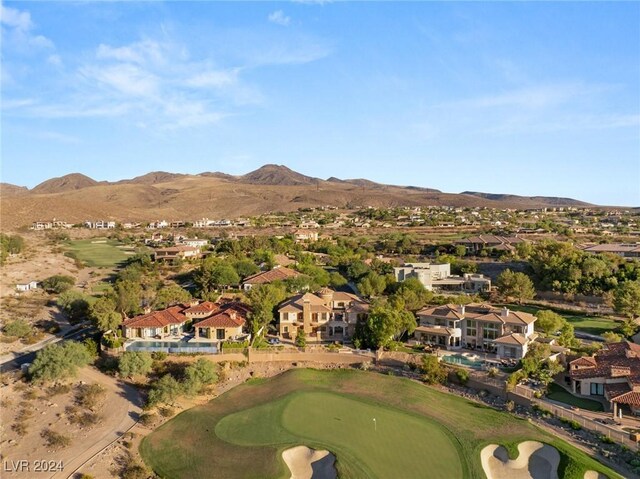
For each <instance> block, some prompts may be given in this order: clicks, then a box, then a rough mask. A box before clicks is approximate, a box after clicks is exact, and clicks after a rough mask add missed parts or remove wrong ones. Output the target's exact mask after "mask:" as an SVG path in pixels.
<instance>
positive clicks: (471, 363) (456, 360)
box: [442, 354, 482, 369]
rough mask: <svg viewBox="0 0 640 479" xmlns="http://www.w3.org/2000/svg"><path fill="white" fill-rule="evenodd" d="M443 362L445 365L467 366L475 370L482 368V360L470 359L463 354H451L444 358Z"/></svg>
mask: <svg viewBox="0 0 640 479" xmlns="http://www.w3.org/2000/svg"><path fill="white" fill-rule="evenodd" d="M442 360H443V361H444V362H445V363H449V364H456V365H458V366H466V367H468V368H473V369H481V368H482V360H481V359H472V358H468V357H467V356H463V355H462V354H449V355H447V356H443V357H442Z"/></svg>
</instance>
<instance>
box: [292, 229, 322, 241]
mask: <svg viewBox="0 0 640 479" xmlns="http://www.w3.org/2000/svg"><path fill="white" fill-rule="evenodd" d="M293 237H294V239H295V240H296V241H297V242H300V241H318V232H317V231H312V230H298V231H296V232H295V233H294V234H293Z"/></svg>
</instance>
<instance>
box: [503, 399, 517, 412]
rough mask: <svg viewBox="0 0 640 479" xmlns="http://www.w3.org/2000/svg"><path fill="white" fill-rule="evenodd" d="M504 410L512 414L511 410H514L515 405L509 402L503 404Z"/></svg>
mask: <svg viewBox="0 0 640 479" xmlns="http://www.w3.org/2000/svg"><path fill="white" fill-rule="evenodd" d="M504 408H505V409H506V410H507V411H509V412H513V410H514V409H515V408H516V403H515V402H513V401H511V400H509V401H507V402H506V403H505V404H504Z"/></svg>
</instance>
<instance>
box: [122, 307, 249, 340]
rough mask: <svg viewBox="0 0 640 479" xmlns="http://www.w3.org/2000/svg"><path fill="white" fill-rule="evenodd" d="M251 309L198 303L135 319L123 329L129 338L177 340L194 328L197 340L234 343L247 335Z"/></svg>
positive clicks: (127, 321) (148, 313)
mask: <svg viewBox="0 0 640 479" xmlns="http://www.w3.org/2000/svg"><path fill="white" fill-rule="evenodd" d="M250 310H251V309H250V307H249V306H248V305H246V304H244V303H240V302H237V301H219V302H216V303H213V302H211V301H203V302H198V301H194V302H192V303H190V304H187V305H176V306H170V307H168V308H166V309H162V310H159V311H153V312H147V313H146V314H141V315H139V316H135V317H133V318H131V319H127V320H126V321H124V322H123V323H122V325H121V328H122V333H123V336H124V337H125V338H127V339H160V340H162V339H167V338H171V337H173V338H177V337H180V336H181V335H183V334H184V333H185V332H186V331H187V330H190V329H191V327H193V330H194V339H196V340H198V339H208V340H213V341H225V340H234V339H240V338H242V337H245V336H247V335H246V334H245V333H244V330H245V325H246V324H247V315H248V313H249V311H250Z"/></svg>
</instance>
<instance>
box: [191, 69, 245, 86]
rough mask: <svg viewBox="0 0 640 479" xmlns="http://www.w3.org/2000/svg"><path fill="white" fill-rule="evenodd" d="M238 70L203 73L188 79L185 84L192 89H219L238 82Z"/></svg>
mask: <svg viewBox="0 0 640 479" xmlns="http://www.w3.org/2000/svg"><path fill="white" fill-rule="evenodd" d="M238 71H239V70H238V69H237V68H236V69H233V70H217V71H204V72H201V73H198V74H196V75H194V76H192V77H190V78H187V80H186V82H185V84H186V85H188V86H190V87H194V88H221V87H226V86H230V85H234V84H235V83H236V82H237V80H238Z"/></svg>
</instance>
